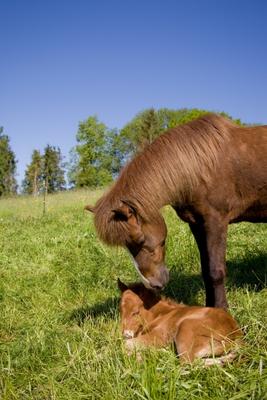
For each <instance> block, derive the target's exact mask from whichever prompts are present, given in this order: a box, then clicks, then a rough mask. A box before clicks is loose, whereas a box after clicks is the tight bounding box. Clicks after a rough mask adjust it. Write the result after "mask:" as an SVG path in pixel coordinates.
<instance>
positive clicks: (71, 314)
mask: <svg viewBox="0 0 267 400" xmlns="http://www.w3.org/2000/svg"><path fill="white" fill-rule="evenodd" d="M99 195H100V192H91V191H78V192H66V193H61V194H57V195H53V196H48V199H47V213H46V215H45V216H43V215H42V199H40V198H37V199H33V198H30V197H21V198H17V199H3V200H0V237H1V241H0V275H1V280H0V302H1V317H0V398H1V399H8V400H11V399H25V400H27V399H40V400H44V399H107V400H109V399H124V400H125V399H135V400H136V399H143V400H144V399H164V400H165V399H170V400H172V399H180V400H182V399H187V400H189V399H229V400H230V399H231V400H238V399H259V400H262V399H265V398H267V396H266V393H267V375H266V350H267V334H266V316H267V315H266V310H267V291H266V272H267V226H266V225H263V224H262V225H260V224H259V225H252V224H245V223H243V224H238V225H235V226H231V227H230V228H229V237H228V253H227V263H228V280H227V293H228V300H229V304H230V311H231V312H232V314H233V315H234V316H235V317H236V318H237V320H238V321H239V323H240V324H241V325H242V327H243V328H244V332H245V345H244V347H243V348H242V349H240V351H239V357H238V358H237V360H236V361H235V362H234V363H232V364H229V365H227V366H226V367H225V368H221V367H212V368H208V369H207V368H206V369H205V368H203V367H201V365H200V364H199V363H195V364H194V365H193V366H180V365H179V360H178V359H177V358H176V356H175V354H174V352H173V351H172V349H171V348H168V349H164V350H157V351H156V350H154V351H152V350H150V351H147V352H145V354H144V356H143V361H142V362H138V361H137V360H136V358H135V357H128V356H127V355H126V354H125V352H124V348H123V341H122V339H121V334H120V330H119V316H118V296H119V294H118V290H117V287H116V281H117V277H120V278H121V279H122V280H124V281H126V282H129V281H134V280H136V278H137V277H136V275H135V272H134V269H133V268H132V266H131V262H130V260H129V257H128V255H127V253H126V252H125V251H124V250H122V249H111V248H108V247H107V246H105V245H103V244H102V243H100V242H99V240H98V239H97V238H96V234H95V230H94V227H93V223H92V217H91V216H90V215H89V214H88V213H86V212H84V211H83V206H84V205H85V204H87V203H94V201H95V200H96V199H97V197H98V196H99ZM164 216H165V218H166V221H167V224H168V230H169V235H168V243H167V248H168V251H167V263H168V265H169V267H170V269H171V281H170V283H169V285H168V287H167V288H166V291H165V292H166V294H167V295H169V296H172V297H173V298H175V299H177V300H183V301H184V302H187V303H188V304H203V302H204V291H203V283H202V279H201V277H200V268H199V257H198V252H197V249H196V245H195V243H194V240H193V238H192V236H191V234H190V232H189V229H188V226H187V225H186V224H183V223H182V222H181V221H179V220H178V219H177V218H176V217H175V215H174V212H173V211H172V210H171V209H170V208H166V209H165V210H164Z"/></svg>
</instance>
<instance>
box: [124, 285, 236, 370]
mask: <svg viewBox="0 0 267 400" xmlns="http://www.w3.org/2000/svg"><path fill="white" fill-rule="evenodd" d="M118 286H119V289H120V290H121V292H122V296H121V301H120V314H121V324H122V332H123V336H124V337H125V338H126V339H127V340H126V346H127V349H128V350H129V352H132V351H133V350H134V349H137V348H140V347H147V346H156V347H163V346H166V345H167V344H169V343H172V342H174V343H175V346H176V349H177V353H178V355H179V357H180V359H181V361H183V362H192V361H193V360H194V359H196V358H205V360H204V364H205V365H207V366H208V365H212V364H221V365H222V364H224V363H225V362H227V361H231V360H233V359H234V358H235V352H234V351H233V348H234V345H235V344H237V342H240V341H241V340H240V339H241V337H242V333H241V330H240V328H239V326H238V324H237V322H236V321H235V320H234V319H233V318H232V317H231V315H230V314H228V313H227V312H226V311H224V310H223V309H220V308H209V307H198V306H186V305H184V304H178V303H175V302H174V301H172V300H169V299H162V298H161V297H160V295H159V294H157V293H155V292H154V291H151V290H149V289H146V288H145V286H144V285H143V284H142V283H135V284H131V285H129V286H126V285H125V284H124V283H122V282H121V281H120V280H118ZM231 350H232V351H231ZM229 351H230V352H229ZM227 352H228V354H226V353H227ZM215 356H220V357H218V358H214V357H215ZM207 357H212V358H207Z"/></svg>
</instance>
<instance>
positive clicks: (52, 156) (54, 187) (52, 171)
mask: <svg viewBox="0 0 267 400" xmlns="http://www.w3.org/2000/svg"><path fill="white" fill-rule="evenodd" d="M64 175H65V172H64V164H63V159H62V155H61V151H60V148H59V147H58V148H56V147H54V146H50V145H49V144H48V145H47V146H46V147H45V149H44V155H43V157H42V177H43V180H44V184H45V191H46V192H47V193H54V192H58V191H61V190H64V189H65V187H66V182H65V177H64Z"/></svg>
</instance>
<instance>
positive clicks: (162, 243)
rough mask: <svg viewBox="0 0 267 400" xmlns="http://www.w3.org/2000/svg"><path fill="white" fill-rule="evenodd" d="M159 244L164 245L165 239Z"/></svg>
mask: <svg viewBox="0 0 267 400" xmlns="http://www.w3.org/2000/svg"><path fill="white" fill-rule="evenodd" d="M160 246H161V247H163V246H165V239H164V240H162V242H160Z"/></svg>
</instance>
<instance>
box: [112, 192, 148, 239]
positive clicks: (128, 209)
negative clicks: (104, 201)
mask: <svg viewBox="0 0 267 400" xmlns="http://www.w3.org/2000/svg"><path fill="white" fill-rule="evenodd" d="M112 211H113V213H114V219H117V220H120V221H125V222H127V224H128V229H129V236H130V239H131V240H132V241H133V242H135V243H136V244H142V243H143V242H144V240H145V236H144V234H143V232H142V227H141V223H140V217H139V216H138V213H137V211H136V209H135V208H134V206H132V205H131V204H129V202H127V201H125V200H121V205H120V207H118V208H116V209H113V210H112Z"/></svg>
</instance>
